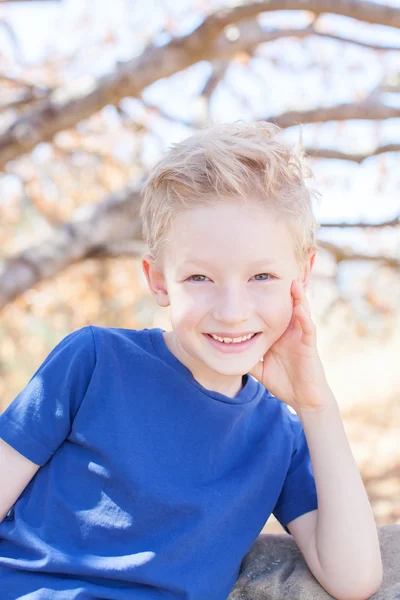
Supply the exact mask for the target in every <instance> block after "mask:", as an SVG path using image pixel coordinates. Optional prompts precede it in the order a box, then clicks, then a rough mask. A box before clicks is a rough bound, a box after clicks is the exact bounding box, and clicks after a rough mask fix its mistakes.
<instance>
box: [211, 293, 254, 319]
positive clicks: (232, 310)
mask: <svg viewBox="0 0 400 600" xmlns="http://www.w3.org/2000/svg"><path fill="white" fill-rule="evenodd" d="M250 316H251V306H250V301H249V298H248V296H247V294H246V293H245V292H243V291H239V290H235V289H232V288H231V289H229V290H226V291H221V293H220V294H219V296H218V299H217V300H216V302H215V304H214V310H213V318H214V319H215V321H216V322H217V321H219V322H220V323H227V324H228V323H229V324H236V323H238V324H239V323H244V322H245V321H248V320H249V318H250Z"/></svg>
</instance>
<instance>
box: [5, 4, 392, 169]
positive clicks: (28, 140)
mask: <svg viewBox="0 0 400 600" xmlns="http://www.w3.org/2000/svg"><path fill="white" fill-rule="evenodd" d="M298 9H299V3H298V0H291V1H288V0H269V1H266V0H264V1H263V2H255V3H248V4H244V5H240V6H236V7H233V8H227V9H221V10H219V11H216V12H215V13H213V14H211V15H210V16H208V17H207V18H206V19H205V20H204V22H203V23H202V24H201V25H200V26H199V27H198V29H196V30H195V31H194V32H192V33H190V34H188V35H186V36H183V37H181V38H175V39H173V40H172V41H171V42H170V43H168V44H166V45H165V46H162V47H155V46H154V45H151V44H150V45H149V46H148V47H147V48H146V49H145V50H144V51H143V53H142V54H141V55H140V56H139V57H137V58H134V59H132V60H130V61H127V62H125V63H123V64H122V65H120V67H119V68H118V69H117V70H116V71H115V72H114V73H112V74H111V75H106V76H103V77H101V78H100V79H99V80H97V81H96V80H95V78H94V77H92V78H89V80H86V81H84V82H82V81H81V82H77V84H75V85H74V86H73V87H66V88H61V89H59V90H57V91H56V92H54V93H53V94H52V96H51V97H50V99H49V100H47V101H43V102H41V103H40V104H39V106H38V107H36V108H35V109H33V110H31V111H30V112H28V113H27V114H26V115H25V116H24V117H22V118H20V119H18V120H17V121H16V122H15V123H13V124H12V125H11V126H10V127H9V128H8V129H7V130H6V131H5V132H4V133H3V135H2V136H0V168H4V165H5V164H6V163H7V162H8V161H9V160H12V159H14V158H16V157H18V156H20V155H21V154H23V153H25V152H30V151H31V150H32V149H33V148H34V147H35V145H36V144H37V143H39V142H45V141H49V140H51V139H52V138H53V137H54V135H55V134H56V133H58V132H59V131H62V130H64V129H69V128H71V127H74V126H75V125H76V124H77V123H78V122H79V121H81V120H82V119H85V118H88V117H90V116H91V115H92V114H93V113H95V112H97V111H99V110H101V109H102V108H103V107H104V106H105V105H107V104H118V103H119V101H120V100H121V99H122V98H124V97H126V96H132V97H140V94H141V92H142V91H143V89H144V88H145V87H147V86H149V85H150V84H152V83H154V82H155V81H157V80H159V79H161V78H163V77H169V76H170V75H173V74H174V73H176V72H178V71H181V70H183V69H186V68H187V67H189V66H191V65H193V64H194V63H196V62H198V61H200V60H211V61H212V60H216V59H220V58H224V57H223V56H218V53H216V48H215V47H214V42H215V41H216V40H217V38H218V36H219V35H220V34H221V33H222V32H223V30H224V29H225V27H227V26H228V25H231V24H232V23H237V22H240V21H243V20H245V19H250V18H252V17H255V16H256V15H258V14H259V13H261V12H266V11H274V10H298ZM301 9H302V10H308V11H312V12H314V13H315V14H316V15H319V14H321V13H326V12H331V13H335V14H341V15H344V16H347V17H353V18H355V19H359V20H361V21H365V22H368V23H375V24H380V25H390V26H392V27H400V9H399V8H395V7H390V6H387V5H383V4H376V3H375V2H371V1H368V0H363V1H361V2H333V0H303V1H302V3H301ZM231 55H232V54H231ZM344 106H346V105H344ZM349 106H350V107H351V106H353V105H349ZM355 106H357V107H358V106H359V105H355ZM384 108H386V107H384ZM331 110H332V109H331ZM314 112H315V111H314ZM353 112H354V111H353ZM367 112H368V111H367ZM370 112H371V115H372V116H367V117H365V116H363V117H362V118H379V119H380V118H387V117H390V116H398V111H397V112H396V109H390V108H387V110H386V111H385V110H383V108H382V107H381V106H380V105H377V106H375V109H374V110H372V108H371V111H370ZM345 113H346V111H345V110H344V108H343V107H340V110H339V119H340V120H342V119H343V118H358V117H352V116H343V114H345ZM350 113H351V114H352V111H351V110H350ZM393 113H395V114H394V115H393ZM374 115H375V116H374ZM303 117H304V120H305V122H312V121H307V115H306V114H305V113H300V114H298V113H291V120H290V119H289V121H290V124H291V125H293V124H295V122H296V119H297V120H301V119H302V118H303ZM311 117H312V115H311V116H310V118H311ZM314 118H315V114H314ZM329 118H334V117H329ZM280 120H281V121H282V122H283V121H284V118H283V116H282V115H281V116H280ZM316 120H317V119H316ZM313 122H314V121H313ZM286 126H289V125H286Z"/></svg>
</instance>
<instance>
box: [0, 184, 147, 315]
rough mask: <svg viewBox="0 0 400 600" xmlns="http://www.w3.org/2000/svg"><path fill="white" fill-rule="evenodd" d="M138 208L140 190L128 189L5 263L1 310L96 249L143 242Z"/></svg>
mask: <svg viewBox="0 0 400 600" xmlns="http://www.w3.org/2000/svg"><path fill="white" fill-rule="evenodd" d="M139 207H140V197H139V186H138V185H137V184H136V185H130V186H127V187H126V188H125V189H123V190H122V191H120V192H118V193H116V194H113V195H111V196H109V197H108V198H106V199H105V200H104V201H103V202H101V203H100V204H98V205H95V206H83V207H82V208H81V209H78V211H77V213H76V215H75V218H74V219H73V220H72V221H70V222H69V223H66V224H65V225H63V226H62V227H60V228H59V229H57V230H55V231H54V234H53V235H52V236H50V237H49V238H48V239H47V240H46V241H45V242H43V243H40V244H37V245H36V246H32V247H30V248H27V249H26V250H24V251H23V252H21V253H19V254H17V255H15V256H13V257H10V258H8V259H6V260H5V263H4V265H3V269H2V271H1V272H0V309H1V308H3V306H4V305H5V304H6V303H8V302H10V301H11V300H13V299H14V298H16V297H17V296H19V295H20V294H22V293H23V292H25V291H26V290H28V289H30V288H31V287H33V286H34V285H35V284H37V283H39V282H40V281H44V280H45V279H49V278H51V277H54V276H55V275H57V274H58V273H61V272H62V271H63V270H64V269H65V268H66V267H68V266H69V265H71V264H73V263H75V262H79V261H81V260H83V259H85V258H89V257H90V256H91V255H93V256H95V254H96V250H97V249H101V248H102V247H103V246H107V245H108V244H111V245H112V244H114V243H120V242H121V241H124V240H129V239H130V238H138V239H140V236H141V222H140V218H139Z"/></svg>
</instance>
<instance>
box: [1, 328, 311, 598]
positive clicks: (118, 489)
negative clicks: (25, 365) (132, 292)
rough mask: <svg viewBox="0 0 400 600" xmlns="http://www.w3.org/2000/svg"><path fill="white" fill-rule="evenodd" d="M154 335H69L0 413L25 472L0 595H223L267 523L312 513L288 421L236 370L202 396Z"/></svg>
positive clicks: (295, 429)
mask: <svg viewBox="0 0 400 600" xmlns="http://www.w3.org/2000/svg"><path fill="white" fill-rule="evenodd" d="M162 333H163V330H162V329H160V328H154V329H143V330H132V329H122V328H108V327H97V326H88V327H83V328H82V329H79V330H77V331H74V332H73V333H71V334H69V335H67V336H66V337H65V338H64V339H63V340H62V341H61V342H60V343H59V344H58V345H57V346H56V347H55V348H54V349H53V350H52V352H51V353H50V354H49V356H48V357H47V358H46V359H45V361H44V362H43V363H42V365H41V366H40V367H39V369H38V370H37V372H36V373H35V374H34V376H33V377H32V379H31V380H30V382H29V383H28V384H27V386H26V387H25V388H24V389H23V390H22V391H21V393H20V394H19V395H18V396H17V398H16V399H15V400H14V401H13V402H12V403H11V404H10V406H9V407H8V408H7V409H6V410H5V411H4V413H3V414H2V415H1V416H0V437H2V438H3V439H4V440H5V441H6V442H7V443H8V444H10V445H11V446H13V447H14V448H15V449H16V450H18V452H20V453H21V454H23V455H24V456H26V457H27V458H29V459H30V460H31V461H33V462H34V463H36V464H38V465H41V468H40V469H39V470H38V471H37V473H36V475H35V476H34V477H33V479H32V480H31V481H30V483H29V484H28V486H27V487H26V488H25V490H24V491H23V493H22V495H21V496H20V497H19V499H18V500H17V502H16V503H15V505H14V507H13V508H12V510H10V512H9V514H8V516H7V517H6V519H4V520H3V522H2V523H1V524H0V598H1V600H15V599H16V598H24V600H39V599H40V600H43V599H51V600H53V599H59V600H70V599H79V600H92V599H99V598H104V599H108V600H110V599H112V600H128V599H129V600H132V599H134V600H156V599H157V598H160V600H161V599H162V600H205V599H207V600H226V598H227V596H228V595H229V592H230V591H231V589H232V587H233V585H234V583H235V581H236V578H237V576H238V573H239V568H240V563H241V561H242V559H243V557H244V555H245V554H246V552H247V551H248V550H249V549H250V547H251V545H252V544H253V542H254V541H255V539H256V538H257V536H258V535H259V533H260V531H261V529H262V528H263V526H264V524H265V522H266V521H267V519H268V517H269V516H270V514H271V513H273V514H274V515H275V517H276V518H277V519H278V520H279V522H280V523H281V524H282V526H284V527H285V526H286V524H287V523H288V522H290V521H291V520H292V519H295V518H296V517H299V516H300V515H302V514H303V513H306V512H309V511H311V510H314V509H316V508H317V507H318V504H317V494H316V487H315V481H314V477H313V473H312V468H311V462H310V456H309V451H308V447H307V442H306V438H305V435H304V431H303V429H302V426H301V422H300V420H299V418H298V417H297V415H295V414H294V413H292V412H291V411H290V410H289V409H288V407H287V405H286V404H284V403H283V402H281V401H280V400H278V399H277V398H275V397H274V396H272V395H271V394H270V393H269V392H268V391H267V390H266V388H265V387H264V386H262V385H261V384H260V383H259V382H258V381H257V380H256V379H254V378H253V377H252V376H250V375H245V377H244V386H243V388H242V389H241V391H240V392H239V393H238V395H237V396H236V397H235V398H230V397H228V396H225V395H223V394H221V393H219V392H214V391H210V390H208V389H206V388H204V387H203V386H202V385H201V384H200V383H198V382H197V381H196V380H195V379H194V377H193V375H192V373H191V371H190V370H189V369H188V368H187V367H186V366H185V365H184V364H183V363H181V362H180V361H179V360H178V359H177V358H176V357H175V356H174V355H173V354H172V352H171V351H170V350H169V349H168V347H167V345H166V343H165V341H164V338H163V335H162ZM286 531H287V532H288V533H289V531H288V530H287V529H286Z"/></svg>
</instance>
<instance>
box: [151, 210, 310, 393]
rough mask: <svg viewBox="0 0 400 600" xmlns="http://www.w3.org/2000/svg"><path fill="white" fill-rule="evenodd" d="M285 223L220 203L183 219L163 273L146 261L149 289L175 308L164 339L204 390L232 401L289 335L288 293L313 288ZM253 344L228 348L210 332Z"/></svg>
mask: <svg viewBox="0 0 400 600" xmlns="http://www.w3.org/2000/svg"><path fill="white" fill-rule="evenodd" d="M314 257H315V254H313V255H312V256H311V257H310V262H309V264H307V265H306V267H305V270H304V273H302V272H301V270H300V267H299V265H298V263H297V261H296V257H295V254H294V246H293V240H292V238H291V235H290V233H289V230H288V229H287V226H286V224H285V223H283V222H281V221H277V220H276V219H274V218H273V217H272V216H271V214H270V213H268V212H267V211H266V209H265V208H262V207H259V206H257V205H255V204H245V205H244V204H241V203H239V202H238V203H235V202H229V201H226V202H220V203H218V204H215V205H213V206H210V207H199V208H193V209H190V210H188V211H184V212H181V213H179V214H178V215H177V216H176V217H175V218H174V222H173V224H172V226H171V228H170V230H169V232H168V241H167V243H166V250H165V253H164V256H163V259H164V265H163V270H162V271H160V270H157V269H156V268H155V267H154V264H153V260H152V257H151V255H148V254H147V255H145V256H144V257H143V258H142V266H143V270H144V273H145V275H146V277H147V280H148V283H149V287H150V290H151V292H152V294H153V295H154V297H155V298H156V300H157V302H158V303H159V304H160V305H161V306H168V305H169V306H170V317H171V323H172V327H173V331H170V332H166V333H165V334H164V339H165V341H166V344H167V346H168V347H169V349H170V350H171V351H172V353H173V354H174V355H175V356H176V357H177V358H178V359H179V360H180V361H181V362H182V363H183V364H185V365H186V366H187V367H188V368H189V369H190V371H191V372H192V374H193V376H194V377H195V379H196V380H197V381H198V382H199V383H200V384H201V385H203V386H204V387H205V388H206V389H210V390H214V391H217V392H220V393H222V394H225V395H227V396H230V397H234V396H235V395H236V394H237V393H238V392H239V391H240V389H241V378H242V375H244V374H245V373H247V372H248V371H250V369H252V368H253V367H254V365H255V364H256V363H257V362H258V361H259V360H260V358H261V357H262V356H264V354H265V353H266V352H267V350H268V349H269V348H270V347H271V346H272V344H273V343H274V342H275V341H276V340H278V339H279V338H280V337H281V336H282V334H283V333H284V332H285V330H286V329H287V327H288V325H289V322H290V319H291V316H292V310H293V300H292V298H291V294H290V287H291V283H292V281H293V279H296V278H297V277H301V280H302V281H303V282H304V283H305V284H306V285H307V283H308V280H309V277H310V274H311V269H312V266H313V262H314ZM250 333H254V334H258V335H256V336H255V337H254V338H253V339H251V340H250V341H247V342H244V343H240V344H233V343H231V344H225V343H224V342H218V341H214V340H212V339H210V336H209V334H218V335H219V336H221V337H234V338H236V337H238V336H242V335H247V334H250Z"/></svg>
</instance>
